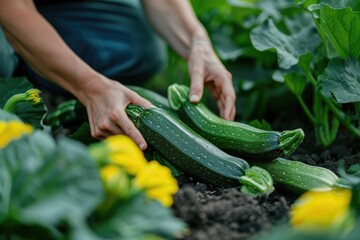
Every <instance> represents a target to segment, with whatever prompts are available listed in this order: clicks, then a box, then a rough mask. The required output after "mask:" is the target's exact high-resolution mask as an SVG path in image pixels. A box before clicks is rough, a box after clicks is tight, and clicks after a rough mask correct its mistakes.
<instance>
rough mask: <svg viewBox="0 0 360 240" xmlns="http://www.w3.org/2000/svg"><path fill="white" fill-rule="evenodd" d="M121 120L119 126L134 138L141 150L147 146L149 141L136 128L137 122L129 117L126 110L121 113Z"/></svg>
mask: <svg viewBox="0 0 360 240" xmlns="http://www.w3.org/2000/svg"><path fill="white" fill-rule="evenodd" d="M121 115H122V117H121V120H122V121H121V122H120V123H118V125H119V127H120V128H121V129H122V130H123V132H124V133H125V134H126V135H127V136H129V137H130V138H132V140H133V141H134V142H135V143H136V144H137V145H138V146H139V148H140V149H141V150H145V149H146V148H147V143H146V141H145V139H144V137H143V136H142V135H141V133H140V131H139V130H138V129H137V128H136V126H135V124H134V123H133V122H132V121H131V120H130V119H129V118H128V116H127V115H126V113H125V112H122V113H121Z"/></svg>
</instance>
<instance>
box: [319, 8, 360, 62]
mask: <svg viewBox="0 0 360 240" xmlns="http://www.w3.org/2000/svg"><path fill="white" fill-rule="evenodd" d="M312 11H313V12H314V13H316V14H317V16H318V18H317V21H318V26H319V27H320V29H321V31H322V32H323V33H324V34H325V35H326V37H327V39H328V40H329V41H330V42H331V44H332V45H333V46H334V48H335V50H336V52H337V53H338V54H339V56H340V57H342V58H345V59H346V58H348V57H350V56H351V57H354V58H356V59H358V58H359V57H360V44H359V43H360V12H359V11H353V10H352V9H351V8H350V7H345V8H340V9H335V8H332V7H330V6H329V5H327V4H325V3H321V4H320V5H317V6H316V8H314V7H313V8H312Z"/></svg>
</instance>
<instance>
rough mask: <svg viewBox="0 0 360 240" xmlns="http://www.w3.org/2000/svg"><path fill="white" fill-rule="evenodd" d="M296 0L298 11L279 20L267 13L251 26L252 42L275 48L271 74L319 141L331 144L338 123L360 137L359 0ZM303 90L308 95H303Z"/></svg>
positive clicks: (257, 47)
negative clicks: (263, 19) (275, 65)
mask: <svg viewBox="0 0 360 240" xmlns="http://www.w3.org/2000/svg"><path fill="white" fill-rule="evenodd" d="M298 2H299V4H300V5H299V6H300V7H299V10H301V6H303V7H304V9H303V10H302V14H298V15H293V16H292V17H291V18H289V19H287V20H286V21H284V22H283V23H278V24H276V23H275V22H274V21H273V20H272V19H270V18H269V19H268V20H267V21H266V22H264V23H263V24H261V25H259V26H257V27H256V28H254V29H253V30H252V31H251V33H250V39H251V42H252V45H253V46H254V47H255V48H256V49H257V50H259V51H273V50H276V52H277V55H278V66H279V68H278V69H277V70H276V71H275V74H274V79H276V80H277V81H282V82H284V83H285V85H286V86H287V87H288V89H289V90H290V91H291V92H292V93H293V94H294V95H295V97H296V99H297V100H298V101H299V104H300V106H301V107H302V109H303V111H304V113H305V114H306V116H307V117H308V118H309V120H310V121H311V123H312V124H313V125H314V129H315V134H316V138H317V142H318V143H319V144H321V145H322V146H324V147H328V146H330V145H331V144H332V143H333V142H334V141H335V139H336V137H337V133H338V129H339V127H340V125H342V126H343V127H345V128H346V129H347V130H348V131H349V132H350V133H351V134H353V135H354V136H356V137H360V93H359V92H360V85H359V79H360V74H359V72H360V71H359V70H360V62H359V60H360V45H359V44H358V39H359V32H360V27H359V26H360V25H359V23H360V14H359V13H360V11H359V10H360V8H359V5H358V4H357V2H358V1H317V0H311V1H310V0H307V1H300V0H299V1H298ZM317 3H319V4H317ZM299 22H303V23H304V24H302V25H299V24H298V23H299ZM306 90H309V92H310V94H312V98H311V99H306V98H305V94H304V93H305V92H306Z"/></svg>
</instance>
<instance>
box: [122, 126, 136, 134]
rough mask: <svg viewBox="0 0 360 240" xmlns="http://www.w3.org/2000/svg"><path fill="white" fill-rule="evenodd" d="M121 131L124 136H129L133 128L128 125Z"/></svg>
mask: <svg viewBox="0 0 360 240" xmlns="http://www.w3.org/2000/svg"><path fill="white" fill-rule="evenodd" d="M123 130H124V133H125V134H126V135H128V136H130V135H131V134H132V133H133V132H134V127H133V126H131V125H129V126H126V127H125V128H124V129H123Z"/></svg>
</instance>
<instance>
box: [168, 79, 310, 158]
mask: <svg viewBox="0 0 360 240" xmlns="http://www.w3.org/2000/svg"><path fill="white" fill-rule="evenodd" d="M188 99H189V88H188V87H186V86H183V85H178V84H173V85H171V86H169V88H168V100H169V104H170V106H171V107H172V108H173V109H174V110H177V111H178V115H179V116H180V119H181V120H182V121H184V122H185V123H186V124H187V125H188V126H189V127H191V128H192V129H193V130H194V131H195V132H197V133H198V134H200V135H201V136H202V137H204V138H206V139H207V140H209V141H210V142H212V143H213V144H215V145H216V146H217V147H219V148H220V149H222V150H224V151H225V152H227V153H229V154H231V155H235V156H239V157H242V158H244V159H247V160H257V161H271V160H273V159H276V158H278V157H284V156H288V155H290V154H291V153H293V152H294V151H295V149H296V148H297V147H298V146H299V144H300V143H301V142H302V141H303V139H304V132H303V130H302V129H295V130H289V131H283V132H279V131H267V130H261V129H258V128H255V127H252V126H250V125H247V124H244V123H240V122H233V121H228V120H225V119H222V118H220V117H219V116H217V115H216V114H214V113H213V112H212V111H211V110H210V109H209V108H208V107H207V106H206V105H205V104H204V103H202V102H200V103H198V104H193V103H191V102H190V101H189V100H188Z"/></svg>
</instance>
